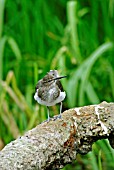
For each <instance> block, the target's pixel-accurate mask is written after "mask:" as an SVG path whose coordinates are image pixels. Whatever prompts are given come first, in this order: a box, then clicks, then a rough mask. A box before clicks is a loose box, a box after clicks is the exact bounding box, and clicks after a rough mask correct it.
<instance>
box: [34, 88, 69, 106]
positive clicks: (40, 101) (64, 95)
mask: <svg viewBox="0 0 114 170" xmlns="http://www.w3.org/2000/svg"><path fill="white" fill-rule="evenodd" d="M50 93H51V91H50ZM37 94H38V89H37V91H36V93H35V95H34V99H35V100H36V101H37V102H38V103H39V104H41V105H45V106H54V105H56V104H57V103H60V102H61V101H63V100H64V99H65V97H66V93H65V92H60V95H59V96H58V98H56V99H55V100H54V101H53V102H46V101H43V100H41V98H40V97H38V95H37Z"/></svg>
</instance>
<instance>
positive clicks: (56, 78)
mask: <svg viewBox="0 0 114 170" xmlns="http://www.w3.org/2000/svg"><path fill="white" fill-rule="evenodd" d="M66 77H67V76H60V77H55V78H53V79H50V80H48V82H50V81H53V80H58V79H62V78H66Z"/></svg>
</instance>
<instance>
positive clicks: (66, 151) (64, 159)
mask: <svg viewBox="0 0 114 170" xmlns="http://www.w3.org/2000/svg"><path fill="white" fill-rule="evenodd" d="M105 138H108V139H109V141H110V144H111V146H112V147H114V142H113V141H114V103H107V102H102V103H101V104H99V105H90V106H84V107H80V108H74V109H70V110H67V111H65V112H64V113H63V114H62V119H56V117H54V118H53V119H52V120H51V121H50V122H44V123H42V124H40V125H38V126H36V127H35V128H34V129H32V130H30V131H28V132H27V133H25V135H24V136H22V137H19V138H18V139H16V140H15V141H12V142H11V143H9V144H8V145H6V146H5V147H4V149H3V150H2V151H1V152H0V169H2V170H14V169H15V170H17V169H18V170H19V169H21V170H25V169H26V170H35V169H37V170H48V169H54V170H55V169H60V168H62V167H63V166H64V165H65V164H67V163H70V162H72V160H74V159H76V155H77V153H80V154H86V153H88V152H89V151H90V150H91V149H92V144H93V142H95V141H97V140H99V139H105Z"/></svg>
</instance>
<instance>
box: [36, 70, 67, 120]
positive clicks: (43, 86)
mask: <svg viewBox="0 0 114 170" xmlns="http://www.w3.org/2000/svg"><path fill="white" fill-rule="evenodd" d="M66 77H67V76H59V73H58V71H57V70H50V71H49V72H47V74H46V75H45V76H44V77H43V78H42V79H41V80H39V81H38V82H37V84H36V88H35V95H34V99H35V100H36V101H37V102H38V103H39V104H41V105H45V106H46V107H47V113H48V120H47V121H48V122H49V121H50V119H51V118H50V110H49V107H50V106H54V105H56V104H57V103H60V114H59V116H58V117H59V118H61V112H62V101H63V100H64V99H65V97H66V92H65V91H64V90H63V86H62V84H61V82H60V79H62V78H66Z"/></svg>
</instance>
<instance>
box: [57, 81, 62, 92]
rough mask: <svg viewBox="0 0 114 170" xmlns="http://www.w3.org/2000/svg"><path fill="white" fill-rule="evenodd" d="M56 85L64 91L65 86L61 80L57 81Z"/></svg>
mask: <svg viewBox="0 0 114 170" xmlns="http://www.w3.org/2000/svg"><path fill="white" fill-rule="evenodd" d="M56 85H57V86H58V87H59V89H60V90H61V91H62V92H63V91H64V90H63V86H62V84H61V82H60V81H59V80H57V81H56Z"/></svg>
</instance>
